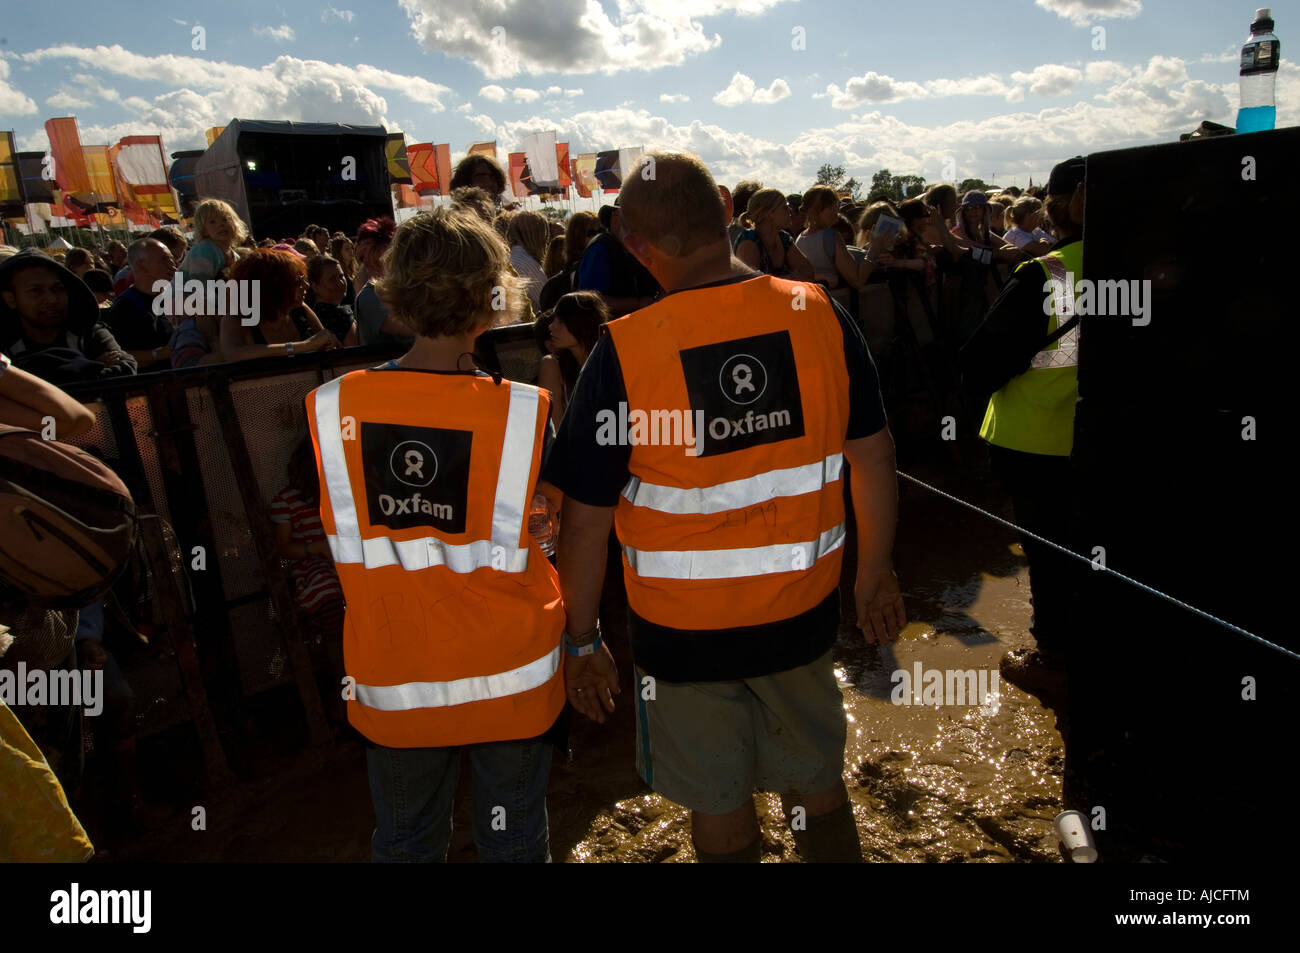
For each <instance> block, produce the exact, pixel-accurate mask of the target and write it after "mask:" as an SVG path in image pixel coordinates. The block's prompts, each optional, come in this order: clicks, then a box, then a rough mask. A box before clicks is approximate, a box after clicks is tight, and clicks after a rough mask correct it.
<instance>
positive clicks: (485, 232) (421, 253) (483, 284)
mask: <svg viewBox="0 0 1300 953" xmlns="http://www.w3.org/2000/svg"><path fill="white" fill-rule="evenodd" d="M523 288H524V282H523V281H522V280H520V279H519V278H517V277H515V276H514V274H513V273H512V272H511V270H510V249H509V248H508V247H507V246H506V243H505V242H504V241H502V240H501V238H500V236H498V235H497V233H496V232H495V231H494V230H493V229H492V227H491V226H490V225H488V224H486V223H485V222H484V221H483V220H482V219H480V218H479V217H478V216H477V215H475V214H473V213H472V212H467V211H464V210H461V209H454V208H446V207H443V208H436V209H433V210H432V211H429V212H424V213H421V214H420V215H416V216H414V217H413V218H409V219H407V220H406V221H405V222H403V223H402V224H401V225H400V226H398V228H397V233H396V234H395V235H394V236H393V241H392V244H391V245H389V246H388V250H387V251H385V252H384V277H382V278H380V279H378V280H377V281H376V282H375V290H376V291H377V292H378V293H379V298H380V300H381V301H383V303H384V304H385V305H386V306H387V307H388V310H389V311H390V312H391V313H392V314H393V316H394V317H396V318H397V319H398V320H399V321H401V322H402V323H403V324H405V325H406V326H407V327H409V328H410V329H411V330H413V331H414V332H415V333H417V334H420V335H423V336H425V337H435V338H436V337H444V336H452V335H460V334H468V333H470V332H472V331H474V330H475V329H477V328H480V327H482V326H483V325H484V323H485V316H491V318H490V319H489V320H488V323H489V325H490V326H495V325H500V324H510V323H512V322H513V321H515V320H517V319H518V316H519V314H520V312H521V311H522V309H523Z"/></svg>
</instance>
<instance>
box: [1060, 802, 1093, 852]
mask: <svg viewBox="0 0 1300 953" xmlns="http://www.w3.org/2000/svg"><path fill="white" fill-rule="evenodd" d="M1053 823H1054V824H1055V826H1056V836H1057V837H1059V838H1060V839H1061V843H1062V844H1063V845H1064V846H1065V849H1066V851H1067V852H1068V853H1069V855H1070V859H1071V860H1072V861H1074V862H1075V863H1076V864H1091V863H1094V862H1095V861H1096V860H1097V845H1095V844H1094V843H1093V842H1092V830H1091V828H1090V827H1089V826H1088V815H1087V814H1084V813H1083V811H1062V812H1061V813H1060V814H1057V815H1056V820H1055V821H1054V822H1053Z"/></svg>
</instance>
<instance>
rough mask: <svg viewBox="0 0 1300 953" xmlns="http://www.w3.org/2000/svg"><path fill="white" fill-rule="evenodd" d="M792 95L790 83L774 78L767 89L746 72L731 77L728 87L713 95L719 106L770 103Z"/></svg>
mask: <svg viewBox="0 0 1300 953" xmlns="http://www.w3.org/2000/svg"><path fill="white" fill-rule="evenodd" d="M789 95H790V84H789V83H787V82H786V81H785V80H783V79H780V78H777V79H774V80H772V82H771V84H770V85H769V86H768V87H767V89H759V88H758V87H757V86H756V85H755V84H754V81H753V80H752V79H750V78H749V77H748V76H746V75H745V74H744V73H736V74H735V75H734V76H732V77H731V82H730V83H729V84H728V85H727V88H726V89H724V90H722V91H721V92H720V93H718V94H717V95H716V96H714V97H713V101H714V102H715V103H717V104H718V105H719V106H740V105H742V104H744V103H758V104H762V105H768V104H771V103H779V102H780V101H781V100H783V99H785V98H786V97H788V96H789Z"/></svg>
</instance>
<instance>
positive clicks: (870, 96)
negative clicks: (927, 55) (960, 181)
mask: <svg viewBox="0 0 1300 953" xmlns="http://www.w3.org/2000/svg"><path fill="white" fill-rule="evenodd" d="M926 95H927V93H926V90H925V87H924V86H922V85H921V84H920V83H912V82H899V81H898V80H896V79H894V78H893V77H892V76H882V75H880V74H879V73H876V72H874V71H872V72H868V73H866V74H864V75H862V76H854V77H851V78H850V79H849V81H848V82H847V83H845V84H844V88H843V89H840V88H839V86H837V85H835V84H834V83H831V84H830V85H828V86H827V87H826V92H825V93H820V94H818V98H819V99H820V98H822V97H824V96H829V97H830V100H831V106H832V107H833V108H835V109H853V108H854V107H856V106H860V105H862V104H863V103H896V102H898V101H899V100H902V99H923V98H925V96H926Z"/></svg>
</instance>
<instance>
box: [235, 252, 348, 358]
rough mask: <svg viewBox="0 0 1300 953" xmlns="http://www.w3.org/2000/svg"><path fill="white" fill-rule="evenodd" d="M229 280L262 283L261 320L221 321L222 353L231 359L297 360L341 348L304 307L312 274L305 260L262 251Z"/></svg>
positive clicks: (240, 265) (251, 255)
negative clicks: (283, 358)
mask: <svg viewBox="0 0 1300 953" xmlns="http://www.w3.org/2000/svg"><path fill="white" fill-rule="evenodd" d="M230 277H231V278H233V279H235V280H236V281H256V282H258V286H259V288H260V289H261V290H260V293H259V294H260V299H261V300H260V302H259V304H260V307H261V320H260V321H258V322H257V323H256V324H254V325H252V326H245V325H244V323H243V321H242V320H241V319H240V317H239V316H238V315H231V316H229V317H226V318H224V319H222V321H221V352H222V354H223V355H224V356H225V359H226V360H228V361H244V360H249V359H251V358H257V357H273V356H282V357H292V356H293V355H294V354H305V353H307V352H310V351H318V350H322V349H324V350H332V349H334V348H336V347H339V341H338V338H336V337H335V336H334V335H333V334H331V333H330V332H329V331H327V330H326V329H325V328H324V327H323V326H322V325H321V323H320V318H318V317H316V315H315V313H314V312H313V311H312V310H311V308H308V307H306V306H305V305H304V303H303V299H304V296H305V294H306V291H307V269H306V267H305V266H304V265H303V263H302V260H301V259H299V258H297V257H296V256H294V255H292V254H289V253H287V252H277V251H271V250H262V249H258V250H257V251H254V252H249V253H248V254H247V255H245V256H244V257H243V258H241V259H240V260H239V261H238V262H236V264H235V267H234V268H232V269H231V272H230Z"/></svg>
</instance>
